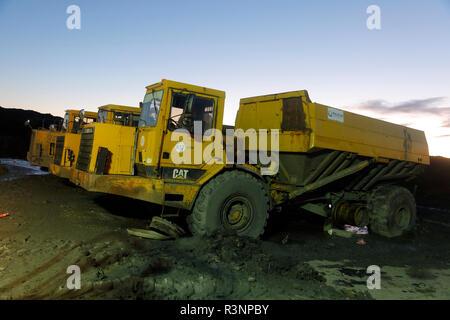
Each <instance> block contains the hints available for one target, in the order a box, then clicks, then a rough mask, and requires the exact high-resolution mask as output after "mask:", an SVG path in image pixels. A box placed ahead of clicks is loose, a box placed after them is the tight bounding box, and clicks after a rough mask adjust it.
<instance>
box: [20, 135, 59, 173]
mask: <svg viewBox="0 0 450 320" xmlns="http://www.w3.org/2000/svg"><path fill="white" fill-rule="evenodd" d="M61 135H63V133H61V132H57V131H54V130H47V129H33V132H32V135H31V140H30V148H29V150H28V152H27V160H28V162H30V164H32V165H34V166H40V167H45V168H48V167H49V165H50V163H52V162H53V159H54V156H55V146H56V137H57V136H61Z"/></svg>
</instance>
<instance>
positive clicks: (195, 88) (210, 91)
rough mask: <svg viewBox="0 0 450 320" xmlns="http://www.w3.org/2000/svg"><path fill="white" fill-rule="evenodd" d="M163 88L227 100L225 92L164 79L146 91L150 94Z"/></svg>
mask: <svg viewBox="0 0 450 320" xmlns="http://www.w3.org/2000/svg"><path fill="white" fill-rule="evenodd" d="M161 87H164V88H175V89H181V90H183V89H184V90H186V91H194V92H198V93H204V94H209V95H212V96H217V97H219V98H225V91H221V90H216V89H211V88H206V87H201V86H196V85H193V84H188V83H183V82H177V81H172V80H166V79H162V80H161V81H160V82H157V83H154V84H152V85H149V86H147V87H146V89H147V92H149V91H151V90H152V89H159V88H161Z"/></svg>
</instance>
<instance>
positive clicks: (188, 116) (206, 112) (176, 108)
mask: <svg viewBox="0 0 450 320" xmlns="http://www.w3.org/2000/svg"><path fill="white" fill-rule="evenodd" d="M213 115H214V99H213V98H208V97H203V96H199V95H196V94H193V93H179V92H175V93H173V95H172V103H171V108H170V118H169V123H168V128H169V130H171V131H173V130H176V129H179V128H183V129H187V130H188V131H190V132H191V133H193V132H194V131H193V130H194V121H201V124H202V134H203V133H204V132H205V131H206V130H208V129H211V128H212V127H213V125H214V121H213V120H214V118H213Z"/></svg>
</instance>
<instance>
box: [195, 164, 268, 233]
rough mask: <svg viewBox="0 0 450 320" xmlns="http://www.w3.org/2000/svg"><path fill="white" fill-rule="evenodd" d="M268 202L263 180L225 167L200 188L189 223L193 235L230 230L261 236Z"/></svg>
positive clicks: (265, 220)
mask: <svg viewBox="0 0 450 320" xmlns="http://www.w3.org/2000/svg"><path fill="white" fill-rule="evenodd" d="M269 206H270V199H269V195H268V193H267V191H266V188H265V185H264V183H263V182H262V181H261V180H259V179H256V178H255V177H253V176H252V175H250V174H248V173H245V172H242V171H237V170H236V171H226V172H224V173H222V174H219V175H218V176H217V177H215V178H213V179H212V180H211V181H209V182H208V183H207V184H206V185H205V186H204V187H203V188H202V189H201V190H200V193H199V195H198V197H197V200H196V201H195V204H194V209H193V210H192V213H191V214H190V215H189V216H188V217H187V223H188V226H189V229H190V231H191V233H192V234H193V235H207V236H209V235H211V234H213V233H214V232H217V231H227V232H232V233H235V234H237V235H239V236H246V237H250V238H258V237H259V236H261V235H262V234H263V233H264V228H265V227H266V223H267V218H268V216H269Z"/></svg>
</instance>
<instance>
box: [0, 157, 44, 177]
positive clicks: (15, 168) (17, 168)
mask: <svg viewBox="0 0 450 320" xmlns="http://www.w3.org/2000/svg"><path fill="white" fill-rule="evenodd" d="M0 165H1V166H3V167H5V168H6V169H7V170H8V172H7V173H5V174H3V175H1V176H0V181H10V180H15V179H19V178H22V177H24V176H31V175H45V174H49V173H48V172H45V171H42V170H41V168H40V167H39V166H32V165H31V164H30V163H29V162H28V161H26V160H20V159H0Z"/></svg>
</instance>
